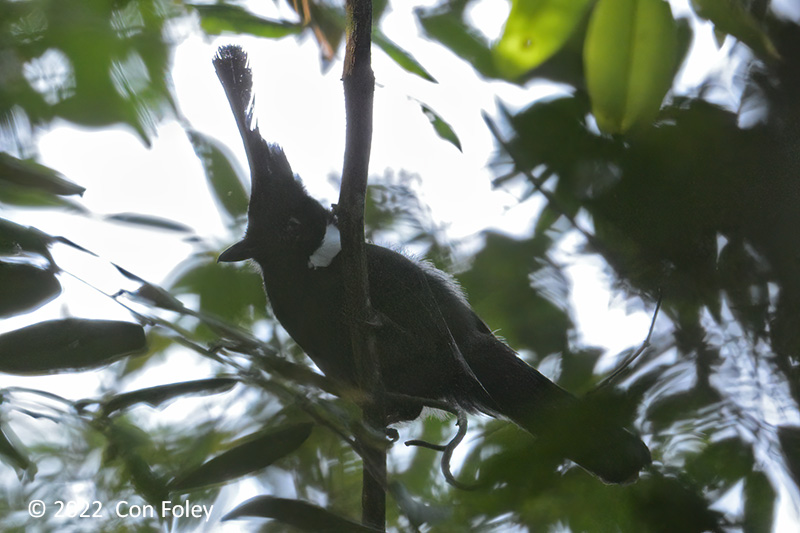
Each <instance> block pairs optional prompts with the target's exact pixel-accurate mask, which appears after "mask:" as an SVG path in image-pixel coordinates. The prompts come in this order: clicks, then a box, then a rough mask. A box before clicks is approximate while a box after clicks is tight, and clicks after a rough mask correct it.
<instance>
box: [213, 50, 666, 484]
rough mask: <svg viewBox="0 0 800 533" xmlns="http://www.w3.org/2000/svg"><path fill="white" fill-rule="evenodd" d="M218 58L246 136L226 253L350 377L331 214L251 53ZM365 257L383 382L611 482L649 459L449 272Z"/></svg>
mask: <svg viewBox="0 0 800 533" xmlns="http://www.w3.org/2000/svg"><path fill="white" fill-rule="evenodd" d="M214 67H215V69H216V71H217V75H218V77H219V79H220V81H221V82H222V85H223V87H224V89H225V92H226V94H227V97H228V100H229V102H230V104H231V108H232V110H233V114H234V116H235V118H236V124H237V125H238V127H239V132H240V134H241V136H242V139H243V140H244V145H245V149H246V152H247V159H248V161H249V164H250V173H251V179H252V192H251V198H250V205H249V209H248V226H247V232H246V234H245V237H244V239H243V240H242V241H240V242H238V243H236V244H234V245H233V246H231V247H230V248H228V249H227V250H225V251H224V252H223V253H222V254H221V255H220V256H219V261H224V262H229V261H242V260H245V259H252V260H254V261H255V262H256V263H257V264H258V265H259V266H260V267H261V273H262V275H263V278H264V287H265V289H266V293H267V296H268V299H269V302H270V304H271V305H272V309H273V312H274V314H275V316H276V317H277V318H278V320H279V321H280V323H281V324H282V325H283V327H284V328H285V329H286V331H287V332H288V333H289V334H290V335H291V336H292V338H293V339H294V340H295V341H296V342H297V344H298V345H299V346H300V347H301V348H302V349H303V350H304V351H305V352H306V353H307V354H308V355H309V357H311V359H312V360H313V361H314V362H315V363H316V364H317V366H318V367H319V368H320V369H321V370H322V372H324V373H325V375H327V376H328V377H330V378H333V379H336V380H340V381H341V382H344V383H348V384H351V385H355V384H356V383H355V379H356V378H355V376H356V370H355V363H354V360H353V353H352V348H351V341H350V333H349V329H348V322H347V320H346V317H345V311H344V294H343V285H342V262H341V257H340V255H339V251H340V249H341V246H340V243H339V231H338V229H337V227H336V219H335V216H334V214H332V213H331V212H330V211H329V210H327V209H325V208H324V207H323V206H322V205H321V204H320V203H319V202H317V201H316V200H314V199H313V198H312V197H311V196H309V195H308V193H307V192H306V191H305V189H304V187H303V185H302V184H301V182H300V180H299V178H297V177H295V175H294V174H293V172H292V169H291V167H290V166H289V162H288V161H287V159H286V156H285V155H284V153H283V150H282V149H281V148H280V147H279V146H278V145H275V144H269V143H267V142H266V141H265V140H264V139H263V138H262V137H261V134H260V133H259V129H258V127H257V126H256V125H254V124H253V115H252V113H253V108H252V95H251V91H252V79H251V73H250V69H249V66H248V64H247V56H246V54H245V52H244V51H243V50H242V49H241V48H239V47H237V46H227V47H223V48H220V50H219V52H218V54H217V56H216V57H215V58H214ZM367 263H368V273H369V274H368V276H369V294H370V299H371V302H372V305H373V307H374V309H375V310H376V312H377V313H378V314H379V316H380V325H379V326H378V328H377V332H376V337H377V339H376V341H377V351H378V354H379V360H380V371H381V376H382V380H383V382H384V386H385V388H386V390H387V391H388V392H394V393H399V394H402V395H404V396H405V397H416V398H420V399H431V400H437V401H444V402H446V403H448V404H449V405H452V406H453V407H454V408H459V409H464V410H467V411H470V412H475V411H479V412H483V413H487V414H489V415H492V416H503V417H507V418H509V419H511V420H512V421H514V422H515V423H517V424H518V425H519V426H521V427H522V428H524V429H526V430H527V431H529V432H530V433H532V434H534V435H536V436H538V437H540V438H541V439H543V440H545V441H549V442H551V443H554V444H553V446H555V447H557V449H558V450H557V452H558V453H559V454H560V455H561V456H562V457H566V458H569V459H571V460H573V461H575V462H576V463H578V464H579V465H580V466H582V467H583V468H585V469H586V470H588V471H590V472H592V473H594V474H595V475H597V476H598V477H600V478H601V479H602V480H603V481H605V482H608V483H623V482H627V481H632V480H634V479H636V477H637V476H638V473H639V471H640V470H641V469H642V468H644V467H645V466H647V465H648V464H649V463H650V452H649V450H648V449H647V447H646V446H645V445H644V443H642V441H641V440H640V439H638V438H637V437H635V436H634V435H632V434H631V433H629V432H627V431H625V430H624V429H622V428H621V427H618V426H616V425H614V424H612V423H606V422H603V421H602V417H595V416H593V415H590V414H587V413H589V411H585V410H583V409H581V408H580V405H581V404H580V402H578V401H577V400H576V399H575V398H574V397H573V396H572V395H570V394H569V393H568V392H566V391H565V390H563V389H562V388H560V387H559V386H558V385H556V384H555V383H553V382H551V381H550V380H548V379H547V378H546V377H544V376H543V375H542V374H540V373H539V372H537V371H536V370H535V369H533V368H532V367H530V366H529V365H527V364H526V363H525V362H524V361H522V360H521V359H519V358H518V357H517V355H516V353H515V352H514V351H513V350H512V349H511V348H510V347H508V346H507V345H506V344H505V343H503V342H502V341H500V340H499V339H498V338H497V337H495V336H494V335H493V334H492V332H491V330H490V329H489V328H488V327H487V326H486V324H484V323H483V321H482V320H481V319H480V317H478V315H477V314H475V312H474V311H473V310H472V308H471V307H470V305H469V303H467V300H466V298H465V297H464V295H463V293H462V292H461V290H460V288H459V287H458V285H457V284H456V283H455V282H454V281H453V280H452V279H451V278H450V277H449V276H448V275H447V274H445V273H443V272H441V271H439V270H437V269H435V268H434V267H432V266H430V265H428V264H427V263H421V262H416V261H412V260H410V259H408V258H407V257H405V256H403V255H401V254H398V253H396V252H393V251H391V250H388V249H386V248H382V247H380V246H375V245H367ZM421 409H422V402H417V401H412V400H407V401H405V400H404V401H391V402H388V404H387V423H391V422H395V421H400V420H412V419H414V418H416V417H417V416H419V414H420V411H421ZM553 446H551V447H550V449H552V447H553Z"/></svg>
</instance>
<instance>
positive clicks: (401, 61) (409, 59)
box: [372, 28, 436, 83]
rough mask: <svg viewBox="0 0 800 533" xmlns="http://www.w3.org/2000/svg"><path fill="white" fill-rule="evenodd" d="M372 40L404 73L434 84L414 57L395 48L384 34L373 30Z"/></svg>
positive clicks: (376, 29) (378, 30) (432, 79)
mask: <svg viewBox="0 0 800 533" xmlns="http://www.w3.org/2000/svg"><path fill="white" fill-rule="evenodd" d="M372 40H373V42H374V43H375V44H376V45H378V46H380V47H381V50H383V51H384V52H386V54H387V55H388V56H389V57H391V58H392V59H393V60H394V62H395V63H397V64H398V65H399V66H400V67H401V68H402V69H403V70H405V71H406V72H410V73H411V74H416V75H417V76H419V77H420V78H422V79H424V80H428V81H431V82H433V83H436V79H435V78H434V77H433V76H431V75H430V73H429V72H428V71H427V70H425V67H423V66H422V65H421V64H420V63H419V61H417V60H416V59H414V56H412V55H411V54H409V53H408V52H406V51H405V50H403V49H402V48H400V47H399V46H397V45H396V44H395V43H394V42H392V41H391V40H390V39H389V38H388V37H386V35H384V33H383V32H382V31H381V30H380V29H378V28H375V29H374V30H373V33H372Z"/></svg>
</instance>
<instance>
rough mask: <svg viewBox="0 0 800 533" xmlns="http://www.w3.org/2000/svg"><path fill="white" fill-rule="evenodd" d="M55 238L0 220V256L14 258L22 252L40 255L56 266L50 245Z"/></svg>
mask: <svg viewBox="0 0 800 533" xmlns="http://www.w3.org/2000/svg"><path fill="white" fill-rule="evenodd" d="M52 241H53V238H52V237H51V236H50V235H47V234H46V233H43V232H41V231H39V230H38V229H36V228H31V227H27V226H20V225H19V224H16V223H14V222H11V221H10V220H5V219H3V218H0V254H3V255H10V256H14V255H17V254H19V253H20V252H21V251H24V252H33V253H35V254H38V255H40V256H42V257H44V258H45V259H47V261H48V262H49V263H50V265H51V266H54V265H55V260H54V259H53V257H52V256H51V255H50V250H49V249H48V245H49V244H50V243H51V242H52Z"/></svg>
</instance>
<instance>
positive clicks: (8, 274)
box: [0, 261, 61, 318]
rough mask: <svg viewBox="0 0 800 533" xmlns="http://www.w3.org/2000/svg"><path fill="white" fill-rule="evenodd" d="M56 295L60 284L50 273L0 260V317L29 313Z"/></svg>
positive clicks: (30, 266) (59, 292) (58, 292)
mask: <svg viewBox="0 0 800 533" xmlns="http://www.w3.org/2000/svg"><path fill="white" fill-rule="evenodd" d="M59 294H61V284H60V283H59V282H58V279H56V277H55V275H53V273H52V272H50V271H48V270H42V269H41V268H36V267H35V266H32V265H27V264H24V263H6V262H5V261H0V318H6V317H9V316H13V315H18V314H20V313H25V312H27V311H32V310H33V309H36V308H38V307H41V306H42V305H44V304H46V303H47V302H49V301H50V300H52V299H53V298H55V297H56V296H58V295H59Z"/></svg>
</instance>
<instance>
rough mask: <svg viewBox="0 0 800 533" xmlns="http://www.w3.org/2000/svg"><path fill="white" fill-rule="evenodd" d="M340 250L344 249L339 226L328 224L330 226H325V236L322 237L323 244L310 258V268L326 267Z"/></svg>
mask: <svg viewBox="0 0 800 533" xmlns="http://www.w3.org/2000/svg"><path fill="white" fill-rule="evenodd" d="M340 251H342V240H341V237H340V236H339V228H337V227H336V226H334V225H333V224H328V227H326V228H325V236H324V237H322V244H320V245H319V248H317V249H316V251H314V253H313V254H311V257H309V258H308V268H324V267H326V266H328V265H330V264H331V261H333V258H334V257H336V256H337V255H338V254H339V252H340Z"/></svg>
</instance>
